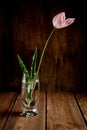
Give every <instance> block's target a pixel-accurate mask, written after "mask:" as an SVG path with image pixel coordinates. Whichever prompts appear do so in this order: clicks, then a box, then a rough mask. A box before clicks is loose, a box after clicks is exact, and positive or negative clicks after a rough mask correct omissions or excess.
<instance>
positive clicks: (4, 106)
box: [0, 92, 17, 130]
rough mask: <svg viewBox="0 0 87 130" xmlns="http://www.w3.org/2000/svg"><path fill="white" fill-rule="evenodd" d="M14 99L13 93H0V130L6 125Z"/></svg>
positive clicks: (15, 95)
mask: <svg viewBox="0 0 87 130" xmlns="http://www.w3.org/2000/svg"><path fill="white" fill-rule="evenodd" d="M16 97H17V93H14V92H11V93H9V92H0V130H2V128H3V127H4V124H5V123H6V120H7V118H8V116H9V113H10V111H11V109H12V107H13V105H14V102H15V99H16Z"/></svg>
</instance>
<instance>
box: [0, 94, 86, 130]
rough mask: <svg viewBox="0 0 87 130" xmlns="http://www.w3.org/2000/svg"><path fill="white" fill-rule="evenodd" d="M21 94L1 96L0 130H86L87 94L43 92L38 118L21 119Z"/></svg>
mask: <svg viewBox="0 0 87 130" xmlns="http://www.w3.org/2000/svg"><path fill="white" fill-rule="evenodd" d="M22 107H23V106H22V102H21V98H20V93H19V94H18V93H16V92H0V130H87V123H86V122H87V94H86V93H76V94H73V93H68V92H48V93H47V94H46V93H45V92H40V101H39V103H38V106H37V108H38V111H39V114H38V115H37V116H34V117H24V116H21V115H20V112H21V110H22Z"/></svg>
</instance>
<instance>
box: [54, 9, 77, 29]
mask: <svg viewBox="0 0 87 130" xmlns="http://www.w3.org/2000/svg"><path fill="white" fill-rule="evenodd" d="M74 21H75V18H67V19H66V16H65V12H61V13H58V14H57V15H56V16H54V17H53V19H52V23H53V27H54V28H56V29H60V28H64V27H67V26H69V25H71V24H72V23H73V22H74Z"/></svg>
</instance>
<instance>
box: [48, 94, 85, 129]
mask: <svg viewBox="0 0 87 130" xmlns="http://www.w3.org/2000/svg"><path fill="white" fill-rule="evenodd" d="M47 130H87V128H86V126H85V123H84V120H83V118H82V116H81V113H80V111H79V108H78V106H77V104H76V101H75V98H74V96H73V95H72V94H70V93H62V92H59V93H49V94H48V96H47Z"/></svg>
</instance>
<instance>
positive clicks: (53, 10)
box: [0, 0, 87, 91]
mask: <svg viewBox="0 0 87 130" xmlns="http://www.w3.org/2000/svg"><path fill="white" fill-rule="evenodd" d="M82 8H83V9H82ZM62 11H65V12H66V17H75V18H76V20H75V23H73V24H72V25H71V26H69V27H67V28H64V29H60V30H56V31H55V32H54V34H53V36H52V38H51V40H50V42H49V44H48V46H47V49H46V52H45V55H44V58H43V62H42V65H41V69H40V73H39V77H40V86H41V91H58V90H64V91H86V90H87V78H86V77H87V75H86V74H87V63H86V61H87V43H86V39H87V36H86V23H87V21H86V12H85V11H86V8H85V3H84V1H82V2H80V1H79V0H77V1H76V0H75V1H70V0H66V1H64V0H63V1H61V0H38V1H37V0H32V1H16V0H13V1H11V2H10V4H9V1H8V2H6V1H3V2H2V1H0V90H1V91H2V90H3V91H20V89H21V77H22V72H21V69H20V67H19V64H18V61H17V54H19V55H20V56H21V57H22V59H23V61H24V63H25V65H26V66H27V68H28V70H29V69H30V65H31V59H32V55H33V52H34V50H35V47H36V46H38V60H39V58H40V54H41V52H42V49H43V46H44V43H45V41H46V40H47V38H48V36H49V34H50V32H51V30H52V28H53V26H52V18H53V17H54V15H56V14H57V13H59V12H62Z"/></svg>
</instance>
